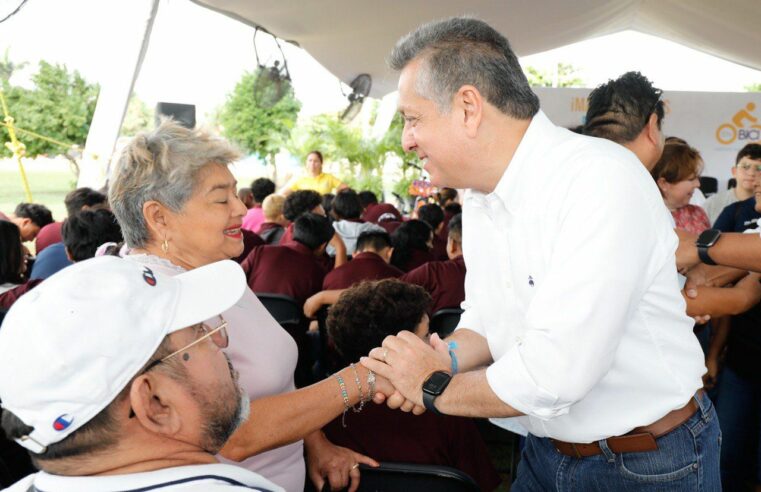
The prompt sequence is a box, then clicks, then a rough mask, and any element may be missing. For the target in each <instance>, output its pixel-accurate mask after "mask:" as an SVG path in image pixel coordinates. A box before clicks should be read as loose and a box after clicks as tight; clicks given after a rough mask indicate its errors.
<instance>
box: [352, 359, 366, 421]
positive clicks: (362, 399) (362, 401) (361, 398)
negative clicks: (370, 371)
mask: <svg viewBox="0 0 761 492" xmlns="http://www.w3.org/2000/svg"><path fill="white" fill-rule="evenodd" d="M349 367H351V368H352V370H353V371H354V381H355V382H356V383H357V389H358V390H359V406H358V407H351V409H352V411H353V412H354V413H359V412H361V411H362V408H364V406H365V395H364V394H362V381H360V380H359V372H357V366H355V365H354V363H353V362H352V363H351V364H349Z"/></svg>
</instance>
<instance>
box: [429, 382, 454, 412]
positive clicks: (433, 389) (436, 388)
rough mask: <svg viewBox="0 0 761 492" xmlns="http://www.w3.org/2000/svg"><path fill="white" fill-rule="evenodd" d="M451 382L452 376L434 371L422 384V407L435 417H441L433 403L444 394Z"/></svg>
mask: <svg viewBox="0 0 761 492" xmlns="http://www.w3.org/2000/svg"><path fill="white" fill-rule="evenodd" d="M451 380H452V375H451V374H449V373H448V372H444V371H436V372H434V373H433V374H431V375H430V376H428V378H427V379H426V380H425V382H424V383H423V405H425V408H426V409H427V410H429V411H431V412H433V413H435V414H436V415H442V413H441V412H439V410H438V409H437V408H436V406H435V405H434V402H435V401H436V398H437V397H438V396H439V395H441V394H442V393H443V392H444V390H445V389H446V388H447V385H448V384H449V381H451Z"/></svg>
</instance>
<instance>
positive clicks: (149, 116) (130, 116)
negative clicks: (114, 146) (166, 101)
mask: <svg viewBox="0 0 761 492" xmlns="http://www.w3.org/2000/svg"><path fill="white" fill-rule="evenodd" d="M155 114H156V111H155V110H154V109H153V108H151V107H149V106H148V105H147V104H145V102H144V101H143V100H142V99H140V98H139V97H137V95H135V94H132V96H131V97H130V98H129V103H128V104H127V113H126V114H125V115H124V122H123V123H122V128H121V131H120V132H119V133H120V135H121V136H126V137H131V136H134V135H136V134H138V133H139V132H144V131H149V130H151V129H152V128H153V118H154V116H155Z"/></svg>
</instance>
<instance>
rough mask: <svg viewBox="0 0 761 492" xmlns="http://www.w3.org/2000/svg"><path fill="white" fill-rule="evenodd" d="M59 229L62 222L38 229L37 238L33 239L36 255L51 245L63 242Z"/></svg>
mask: <svg viewBox="0 0 761 492" xmlns="http://www.w3.org/2000/svg"><path fill="white" fill-rule="evenodd" d="M61 227H63V222H53V223H52V224H48V225H46V226H45V227H43V228H42V229H40V232H39V233H38V234H37V237H36V238H34V251H35V253H36V254H40V253H41V252H42V250H44V249H45V248H47V247H48V246H50V245H51V244H55V243H60V242H63V236H61Z"/></svg>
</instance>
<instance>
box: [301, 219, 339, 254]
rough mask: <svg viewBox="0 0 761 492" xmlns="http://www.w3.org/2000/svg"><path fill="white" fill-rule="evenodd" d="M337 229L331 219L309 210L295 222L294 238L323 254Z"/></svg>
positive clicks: (316, 252) (315, 251) (315, 252)
mask: <svg viewBox="0 0 761 492" xmlns="http://www.w3.org/2000/svg"><path fill="white" fill-rule="evenodd" d="M335 232H336V231H335V229H333V225H332V224H331V223H330V220H329V219H328V218H327V217H325V216H322V215H317V214H314V213H311V212H307V213H305V214H302V215H301V216H299V218H298V219H296V222H294V223H293V240H294V241H296V242H298V243H301V244H303V245H304V246H306V247H307V248H309V249H311V250H312V251H313V252H314V254H316V255H318V256H319V255H321V254H322V253H324V252H325V248H326V246H327V245H328V243H329V242H330V240H331V239H333V235H334V234H335Z"/></svg>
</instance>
